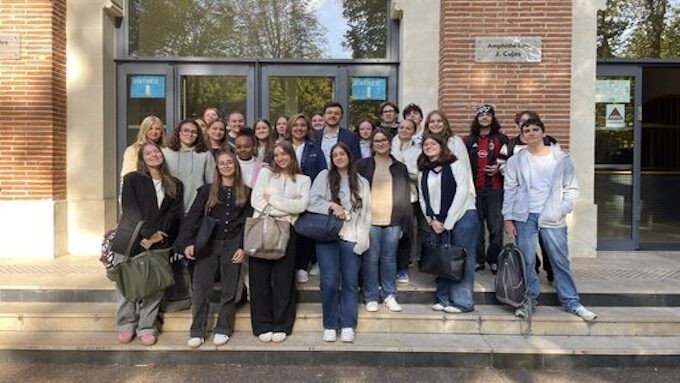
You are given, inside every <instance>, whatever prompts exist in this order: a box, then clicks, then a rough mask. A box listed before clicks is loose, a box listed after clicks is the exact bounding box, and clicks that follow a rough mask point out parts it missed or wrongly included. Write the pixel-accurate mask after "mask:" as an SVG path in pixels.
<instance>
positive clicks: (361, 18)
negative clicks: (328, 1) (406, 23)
mask: <svg viewBox="0 0 680 383" xmlns="http://www.w3.org/2000/svg"><path fill="white" fill-rule="evenodd" d="M342 3H343V11H342V15H343V16H344V17H345V19H347V25H348V26H349V28H348V30H347V32H345V41H343V43H342V45H343V46H344V47H345V48H349V49H351V50H352V57H360V58H385V57H386V47H387V44H386V39H387V6H386V3H385V1H384V0H344V1H343V2H342Z"/></svg>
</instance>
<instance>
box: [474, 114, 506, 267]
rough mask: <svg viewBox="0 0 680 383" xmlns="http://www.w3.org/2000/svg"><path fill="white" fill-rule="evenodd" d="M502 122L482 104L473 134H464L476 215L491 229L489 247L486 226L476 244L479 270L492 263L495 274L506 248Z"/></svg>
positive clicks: (504, 138)
mask: <svg viewBox="0 0 680 383" xmlns="http://www.w3.org/2000/svg"><path fill="white" fill-rule="evenodd" d="M500 130H501V125H500V124H499V123H498V120H497V119H496V114H495V111H494V109H493V107H492V106H491V105H482V106H480V107H479V108H478V109H477V112H476V113H475V119H474V120H473V121H472V125H471V127H470V135H469V136H467V137H465V146H466V147H467V151H468V155H469V156H470V165H471V167H472V178H473V179H474V183H475V190H476V192H477V216H478V217H479V223H480V225H482V227H484V222H486V229H487V230H488V231H489V247H486V246H485V244H486V238H485V232H484V229H482V230H480V233H479V240H478V243H477V267H476V268H475V271H477V270H484V268H485V263H488V264H489V267H490V268H491V272H492V273H494V274H496V271H497V270H498V266H497V265H496V259H497V258H498V254H499V253H500V252H501V248H502V247H503V217H502V216H501V207H502V204H503V176H502V174H501V173H500V171H499V165H500V164H502V163H503V162H504V161H505V157H503V156H501V148H502V147H503V146H504V145H506V144H507V142H508V138H507V137H506V136H505V134H503V133H501V132H500Z"/></svg>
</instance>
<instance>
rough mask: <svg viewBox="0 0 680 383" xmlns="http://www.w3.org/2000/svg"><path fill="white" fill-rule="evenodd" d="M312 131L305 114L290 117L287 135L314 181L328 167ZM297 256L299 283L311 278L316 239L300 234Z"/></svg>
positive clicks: (300, 162)
mask: <svg viewBox="0 0 680 383" xmlns="http://www.w3.org/2000/svg"><path fill="white" fill-rule="evenodd" d="M311 133H312V131H311V129H310V128H309V121H307V117H305V115H304V114H296V115H294V116H292V117H291V118H290V120H289V123H288V130H287V132H286V135H287V136H288V137H290V140H291V143H292V144H293V149H294V150H295V157H296V158H297V162H298V166H300V172H301V173H302V174H304V175H306V176H307V177H309V179H310V180H312V182H314V179H315V178H316V176H317V174H319V172H321V171H322V170H325V169H328V168H327V165H326V158H325V156H324V154H323V151H321V148H319V147H318V146H317V145H316V144H315V143H314V142H312V138H311ZM295 258H296V260H295V269H296V270H297V271H296V272H295V279H296V280H297V281H298V283H305V282H307V281H308V280H309V273H308V272H307V269H308V268H309V266H310V263H316V256H315V255H314V241H312V240H311V239H309V238H307V237H304V236H301V235H300V236H298V246H297V254H296V257H295Z"/></svg>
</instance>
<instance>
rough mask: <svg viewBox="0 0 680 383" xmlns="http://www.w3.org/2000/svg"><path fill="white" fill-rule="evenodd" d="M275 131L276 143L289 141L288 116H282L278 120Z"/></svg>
mask: <svg viewBox="0 0 680 383" xmlns="http://www.w3.org/2000/svg"><path fill="white" fill-rule="evenodd" d="M274 131H275V132H276V134H275V135H274V136H275V137H276V142H281V141H283V140H287V139H288V134H287V132H288V116H286V115H285V114H281V115H279V117H277V118H276V123H275V124H274Z"/></svg>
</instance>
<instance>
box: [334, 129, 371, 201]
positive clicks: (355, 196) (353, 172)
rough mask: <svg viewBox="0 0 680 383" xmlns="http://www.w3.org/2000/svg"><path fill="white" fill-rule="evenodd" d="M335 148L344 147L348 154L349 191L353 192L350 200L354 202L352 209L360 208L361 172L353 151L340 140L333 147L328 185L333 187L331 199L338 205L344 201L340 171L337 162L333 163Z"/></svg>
mask: <svg viewBox="0 0 680 383" xmlns="http://www.w3.org/2000/svg"><path fill="white" fill-rule="evenodd" d="M335 149H342V150H343V151H344V152H345V154H347V160H348V161H349V168H348V169H347V178H348V179H349V191H350V193H351V194H352V196H351V197H350V201H351V203H352V210H354V211H356V210H359V209H361V206H362V205H363V201H362V200H361V193H360V191H359V174H358V173H357V169H356V167H355V166H354V164H353V163H352V152H351V151H350V150H349V147H348V146H347V145H345V144H344V143H342V142H338V143H337V144H335V145H333V147H332V148H331V168H330V169H329V170H328V186H329V188H330V189H331V200H332V201H333V202H335V203H337V204H338V205H342V202H341V201H340V180H341V176H340V171H339V170H338V168H337V167H336V166H335V163H333V152H334V151H335Z"/></svg>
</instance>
